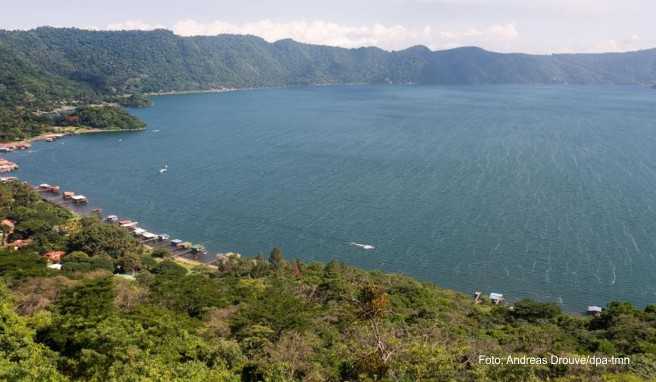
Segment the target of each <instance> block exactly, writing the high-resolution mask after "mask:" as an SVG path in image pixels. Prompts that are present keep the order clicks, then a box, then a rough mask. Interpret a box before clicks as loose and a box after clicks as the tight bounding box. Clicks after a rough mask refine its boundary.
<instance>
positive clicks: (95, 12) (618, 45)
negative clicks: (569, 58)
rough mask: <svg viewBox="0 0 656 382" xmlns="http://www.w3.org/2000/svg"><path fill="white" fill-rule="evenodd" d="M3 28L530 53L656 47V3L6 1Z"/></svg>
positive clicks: (1, 10) (0, 17)
mask: <svg viewBox="0 0 656 382" xmlns="http://www.w3.org/2000/svg"><path fill="white" fill-rule="evenodd" d="M0 3H1V4H0V28H1V29H29V28H33V27H36V26H41V25H52V26H76V27H81V28H90V29H152V28H167V29H171V30H173V31H174V32H176V33H177V34H180V35H199V34H204V35H214V34H219V33H242V34H254V35H258V36H261V37H263V38H265V39H267V40H269V41H275V40H278V39H281V38H293V39H295V40H298V41H303V42H311V43H319V44H328V45H339V46H344V47H356V46H363V45H365V46H369V45H375V46H379V47H382V48H385V49H391V50H396V49H402V48H406V47H408V46H412V45H417V44H423V45H426V46H428V47H429V48H431V49H443V48H451V47H456V46H463V45H476V46H481V47H483V48H486V49H490V50H496V51H503V52H509V51H515V52H529V53H552V52H599V51H624V50H635V49H643V48H653V47H656V22H654V15H656V1H654V0H621V1H620V0H376V1H364V0H332V1H321V2H319V1H310V0H278V1H264V0H252V1H249V0H241V1H234V0H232V1H224V0H184V1H170V0H109V1H107V0H103V1H91V0H19V1H18V0H0Z"/></svg>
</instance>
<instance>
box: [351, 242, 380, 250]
mask: <svg viewBox="0 0 656 382" xmlns="http://www.w3.org/2000/svg"><path fill="white" fill-rule="evenodd" d="M349 244H351V245H352V246H354V247H358V248H362V249H364V250H366V251H373V250H374V249H376V247H374V246H373V245H370V244H360V243H354V242H350V243H349Z"/></svg>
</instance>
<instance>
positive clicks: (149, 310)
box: [0, 183, 656, 381]
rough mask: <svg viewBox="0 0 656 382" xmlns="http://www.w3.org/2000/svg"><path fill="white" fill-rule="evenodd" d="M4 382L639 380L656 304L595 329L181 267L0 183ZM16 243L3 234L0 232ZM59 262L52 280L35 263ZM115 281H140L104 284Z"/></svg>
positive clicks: (369, 280)
mask: <svg viewBox="0 0 656 382" xmlns="http://www.w3.org/2000/svg"><path fill="white" fill-rule="evenodd" d="M5 217H7V218H10V219H12V220H14V221H15V222H16V224H15V230H14V231H13V233H11V234H9V236H10V237H9V238H8V241H13V240H16V239H32V240H33V241H32V244H31V245H30V246H28V247H25V248H22V249H20V250H18V251H10V250H8V249H0V380H33V381H44V380H47V381H57V380H62V381H63V380H171V381H173V380H177V381H240V380H241V381H296V380H298V381H300V380H303V381H375V380H385V381H456V380H457V381H491V380H495V381H496V380H499V381H538V380H550V381H639V380H650V379H653V378H656V306H648V307H646V308H645V309H643V310H640V309H637V308H635V307H633V306H631V305H630V304H626V303H611V304H609V306H608V307H607V309H605V311H604V312H603V314H602V315H600V316H599V317H596V318H583V317H576V316H572V315H569V314H565V313H562V312H561V311H560V309H559V308H558V306H556V305H553V304H543V303H538V302H534V301H530V300H523V301H519V302H516V303H515V304H514V306H513V308H512V309H511V308H509V307H508V306H493V305H490V304H489V302H484V303H483V304H480V305H476V304H474V303H473V302H472V301H471V299H470V298H468V297H467V296H464V295H461V294H459V293H456V292H452V291H448V290H443V289H440V288H437V287H435V286H434V285H432V284H428V283H421V282H418V281H416V280H413V279H411V278H408V277H405V276H400V275H391V274H382V273H379V272H365V271H362V270H358V269H355V268H352V267H348V266H345V265H343V264H340V263H338V262H330V263H328V264H316V263H312V264H304V263H301V262H299V261H288V260H285V258H284V256H283V253H282V251H281V250H279V249H274V250H273V251H272V253H271V255H270V257H269V258H268V259H264V258H260V257H256V258H243V259H242V258H237V257H227V258H224V259H223V260H222V261H220V262H218V263H217V267H215V268H210V267H205V266H198V267H189V266H186V265H185V266H183V265H181V263H177V262H176V261H174V259H172V258H171V256H170V254H169V253H168V252H167V251H166V250H163V249H158V250H156V251H154V252H152V253H151V252H150V250H149V249H148V248H145V247H144V246H143V245H141V244H140V243H138V242H137V241H136V240H135V239H133V237H132V236H131V235H130V234H129V233H127V231H124V230H122V229H121V228H119V227H117V226H115V225H110V224H105V223H102V222H100V220H99V219H97V218H95V217H85V218H80V217H77V216H73V215H71V214H70V213H68V212H67V211H65V210H63V209H61V208H58V207H56V206H53V205H51V204H49V203H47V202H44V201H42V200H41V198H40V197H39V196H38V195H37V194H36V193H35V192H34V191H32V190H30V189H29V188H28V187H26V186H24V185H22V184H19V183H9V184H0V218H5ZM6 233H9V232H6ZM48 250H62V251H65V252H66V255H65V256H64V257H63V259H62V264H63V268H62V270H60V271H57V270H51V269H49V268H47V267H46V262H45V260H44V259H43V258H42V256H40V254H42V253H43V252H45V251H48ZM118 271H121V272H127V273H128V274H134V275H135V276H136V277H131V276H129V275H128V276H121V275H113V274H114V273H116V272H118ZM508 354H512V355H515V356H518V357H521V356H523V355H528V356H538V357H549V356H550V355H551V354H557V355H561V356H573V355H577V354H578V355H590V354H596V355H599V356H601V355H614V356H628V357H630V360H631V363H630V365H622V366H605V367H604V366H597V367H594V366H580V365H579V366H564V365H561V366H555V365H548V364H547V365H528V366H527V365H507V364H502V365H492V366H490V365H484V364H480V363H479V361H478V360H479V355H499V356H502V357H505V356H506V355H508Z"/></svg>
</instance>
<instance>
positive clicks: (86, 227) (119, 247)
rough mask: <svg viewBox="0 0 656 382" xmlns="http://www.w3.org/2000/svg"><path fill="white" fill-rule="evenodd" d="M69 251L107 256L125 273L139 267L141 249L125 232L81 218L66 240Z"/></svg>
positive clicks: (97, 220)
mask: <svg viewBox="0 0 656 382" xmlns="http://www.w3.org/2000/svg"><path fill="white" fill-rule="evenodd" d="M68 250H69V251H81V252H84V253H87V254H89V255H90V256H101V255H104V256H109V257H111V258H113V259H115V260H116V262H117V264H118V265H120V266H121V267H122V269H123V270H124V271H126V272H131V271H133V270H138V269H139V268H140V267H141V253H142V252H143V248H142V247H141V246H140V245H139V242H138V241H137V240H136V239H134V238H133V237H132V236H131V235H130V234H129V233H128V232H127V231H126V230H124V229H122V228H120V227H118V226H115V225H111V224H104V223H102V222H101V221H100V220H99V219H98V218H97V217H93V216H91V217H84V218H82V221H81V224H80V228H79V230H78V231H77V232H75V233H73V234H72V235H71V237H70V238H69V240H68Z"/></svg>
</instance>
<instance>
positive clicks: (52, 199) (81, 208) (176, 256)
mask: <svg viewBox="0 0 656 382" xmlns="http://www.w3.org/2000/svg"><path fill="white" fill-rule="evenodd" d="M14 180H15V181H19V182H23V183H26V184H27V185H29V186H30V188H32V189H33V190H34V191H36V192H37V193H38V194H39V195H40V196H41V199H42V200H44V201H45V202H47V203H50V204H53V205H55V206H57V207H60V208H63V209H65V210H66V211H69V212H70V213H72V214H73V215H74V216H78V217H82V216H92V215H94V214H95V215H97V216H99V217H100V218H101V220H102V222H103V223H104V224H111V223H110V222H108V221H107V220H106V219H105V218H106V216H105V215H103V213H102V208H97V207H95V206H92V205H89V204H84V205H77V204H73V203H71V202H69V201H67V200H65V199H63V198H62V194H60V193H57V194H53V193H48V192H46V191H44V190H42V189H39V187H38V186H35V185H33V184H31V183H29V182H27V181H23V180H21V179H20V178H15V179H14ZM128 232H129V233H130V234H132V235H134V233H133V232H130V230H128ZM135 240H137V241H138V242H139V244H140V245H142V246H143V247H145V248H146V249H148V250H150V251H153V250H154V249H156V248H165V249H167V250H168V252H169V253H170V254H171V258H172V259H173V260H174V261H176V262H178V263H180V264H181V265H183V266H187V267H196V266H202V267H206V268H209V269H213V270H215V269H217V266H216V265H214V264H212V262H213V261H216V260H217V259H218V258H219V255H221V254H217V255H216V256H215V258H214V259H213V260H212V261H210V262H204V261H202V260H197V259H191V258H188V257H185V256H186V255H189V254H190V253H191V252H190V251H189V250H184V251H182V252H179V251H180V250H179V249H175V248H172V247H171V241H170V240H162V241H152V240H147V241H142V240H141V239H139V238H138V237H135ZM176 251H178V252H177V253H176Z"/></svg>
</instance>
